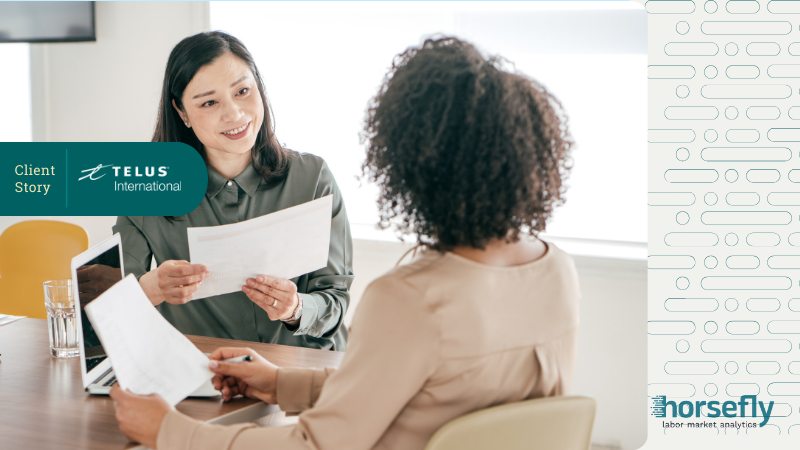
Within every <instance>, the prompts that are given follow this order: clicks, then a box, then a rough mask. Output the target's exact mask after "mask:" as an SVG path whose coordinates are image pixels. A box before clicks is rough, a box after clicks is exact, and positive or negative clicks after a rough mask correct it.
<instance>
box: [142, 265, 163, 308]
mask: <svg viewBox="0 0 800 450" xmlns="http://www.w3.org/2000/svg"><path fill="white" fill-rule="evenodd" d="M139 286H141V287H142V290H143V291H144V293H145V295H147V298H148V299H149V300H150V303H152V304H153V306H158V305H159V304H161V303H162V302H163V301H164V293H163V292H162V291H161V288H160V287H158V268H155V269H153V270H151V271H150V272H147V273H146V274H144V275H142V276H141V277H139Z"/></svg>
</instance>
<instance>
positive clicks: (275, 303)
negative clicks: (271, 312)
mask: <svg viewBox="0 0 800 450" xmlns="http://www.w3.org/2000/svg"><path fill="white" fill-rule="evenodd" d="M277 304H278V299H277V298H276V299H275V301H274V302H272V304H271V305H269V306H272V307H273V308H274V307H275V305H277Z"/></svg>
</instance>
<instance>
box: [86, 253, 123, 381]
mask: <svg viewBox="0 0 800 450" xmlns="http://www.w3.org/2000/svg"><path fill="white" fill-rule="evenodd" d="M119 254H120V251H119V244H117V245H115V246H113V247H111V248H109V249H108V250H106V251H105V252H103V253H102V254H100V255H99V256H98V257H96V258H94V259H93V260H91V261H89V262H88V263H86V264H84V265H82V266H81V267H79V268H78V269H77V275H78V299H79V301H80V305H81V323H82V325H83V326H82V328H83V350H84V354H85V355H86V373H89V371H91V370H92V369H93V368H95V367H96V366H97V365H98V364H100V363H101V362H102V361H103V360H104V359H106V352H105V350H103V346H102V345H101V344H100V339H98V337H97V334H96V333H95V331H94V328H93V327H92V323H91V322H90V321H89V317H88V316H87V315H86V312H85V311H84V308H85V307H86V305H88V304H89V303H91V302H92V300H94V299H96V298H97V297H98V296H99V295H100V294H102V293H103V292H105V291H106V289H108V288H110V287H111V286H113V285H114V283H116V282H117V281H119V280H121V279H122V276H123V274H122V267H121V264H120V260H119Z"/></svg>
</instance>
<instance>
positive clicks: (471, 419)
mask: <svg viewBox="0 0 800 450" xmlns="http://www.w3.org/2000/svg"><path fill="white" fill-rule="evenodd" d="M595 406H596V404H595V401H594V399H593V398H589V397H545V398H537V399H534V400H525V401H522V402H517V403H509V404H506V405H500V406H494V407H491V408H487V409H482V410H480V411H475V412H473V413H470V414H467V415H465V416H461V417H459V418H457V419H453V420H451V421H450V422H448V423H446V424H445V425H444V426H443V427H442V428H440V429H439V430H438V431H437V432H436V434H434V435H433V437H432V438H431V440H430V441H429V442H428V445H427V446H426V447H425V450H493V449H501V450H588V449H589V445H590V440H591V437H592V426H593V425H594V412H595Z"/></svg>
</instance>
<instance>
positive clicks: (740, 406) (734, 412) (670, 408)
mask: <svg viewBox="0 0 800 450" xmlns="http://www.w3.org/2000/svg"><path fill="white" fill-rule="evenodd" d="M774 405H775V402H774V401H770V402H769V404H768V405H767V406H766V407H765V406H764V402H762V401H759V400H758V399H757V398H756V396H755V395H742V396H741V397H740V398H739V401H738V402H734V401H730V400H729V401H726V402H722V403H721V404H720V402H718V401H716V400H713V401H710V402H706V401H700V400H697V401H695V402H690V401H682V402H680V403H676V402H674V401H667V397H666V396H665V395H661V396H656V397H653V406H651V407H650V409H651V410H652V412H651V415H653V416H655V417H668V415H667V414H668V413H670V412H671V416H669V417H678V416H680V417H683V418H689V417H700V416H701V408H703V406H706V410H707V414H705V416H706V417H710V418H717V417H720V416H722V417H726V418H733V417H759V416H760V417H763V418H764V419H763V420H762V421H761V423H759V424H758V426H759V427H763V426H764V425H766V424H767V422H769V418H770V416H771V415H772V407H773V406H774ZM720 406H721V407H720ZM759 412H760V413H761V414H760V415H759Z"/></svg>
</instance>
